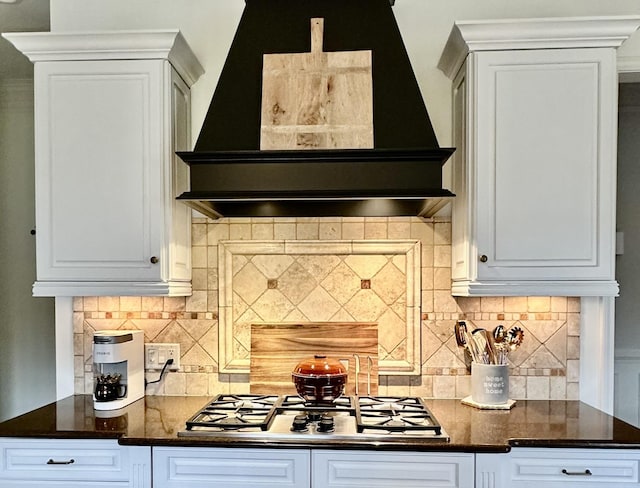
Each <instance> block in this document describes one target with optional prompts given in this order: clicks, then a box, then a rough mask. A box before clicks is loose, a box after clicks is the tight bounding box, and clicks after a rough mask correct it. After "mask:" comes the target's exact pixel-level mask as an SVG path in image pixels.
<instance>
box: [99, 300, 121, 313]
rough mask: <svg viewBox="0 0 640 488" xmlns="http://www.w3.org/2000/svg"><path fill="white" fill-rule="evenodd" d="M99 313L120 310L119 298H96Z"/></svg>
mask: <svg viewBox="0 0 640 488" xmlns="http://www.w3.org/2000/svg"><path fill="white" fill-rule="evenodd" d="M98 310H99V311H100V312H114V311H119V310H120V297H98Z"/></svg>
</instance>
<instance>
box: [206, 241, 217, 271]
mask: <svg viewBox="0 0 640 488" xmlns="http://www.w3.org/2000/svg"><path fill="white" fill-rule="evenodd" d="M207 267H209V268H212V269H217V268H218V246H208V247H207Z"/></svg>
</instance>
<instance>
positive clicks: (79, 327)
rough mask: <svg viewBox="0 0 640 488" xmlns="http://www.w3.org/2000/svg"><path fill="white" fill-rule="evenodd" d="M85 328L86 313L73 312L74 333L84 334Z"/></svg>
mask: <svg viewBox="0 0 640 488" xmlns="http://www.w3.org/2000/svg"><path fill="white" fill-rule="evenodd" d="M83 328H84V312H73V333H74V334H82V331H83Z"/></svg>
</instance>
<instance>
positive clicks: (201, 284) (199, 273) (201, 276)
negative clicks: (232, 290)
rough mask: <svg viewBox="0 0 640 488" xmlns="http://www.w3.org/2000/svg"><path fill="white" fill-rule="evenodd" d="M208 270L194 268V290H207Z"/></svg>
mask: <svg viewBox="0 0 640 488" xmlns="http://www.w3.org/2000/svg"><path fill="white" fill-rule="evenodd" d="M207 274H208V272H207V268H193V269H192V270H191V286H192V287H193V289H194V290H205V291H206V290H207Z"/></svg>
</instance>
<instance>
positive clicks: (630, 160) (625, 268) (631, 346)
mask: <svg viewBox="0 0 640 488" xmlns="http://www.w3.org/2000/svg"><path fill="white" fill-rule="evenodd" d="M639 187H640V83H624V84H622V85H621V86H620V117H619V137H618V208H617V214H618V215H617V222H616V226H617V230H618V231H619V232H623V233H624V253H623V254H621V255H619V256H617V257H616V278H617V279H618V282H619V283H620V297H618V298H617V299H616V361H615V378H616V385H615V390H616V398H615V400H616V401H615V413H616V416H618V417H620V418H622V419H624V420H626V421H627V422H630V423H633V424H635V425H640V300H638V297H640V225H638V224H639V223H640V192H638V188H639Z"/></svg>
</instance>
